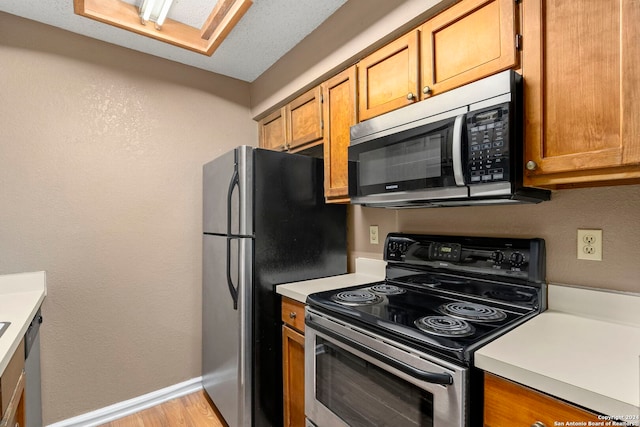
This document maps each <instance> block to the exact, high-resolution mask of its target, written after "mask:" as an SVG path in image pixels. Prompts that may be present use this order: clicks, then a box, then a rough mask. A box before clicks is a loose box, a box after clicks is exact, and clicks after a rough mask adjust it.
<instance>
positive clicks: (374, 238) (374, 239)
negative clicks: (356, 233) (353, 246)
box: [369, 225, 378, 245]
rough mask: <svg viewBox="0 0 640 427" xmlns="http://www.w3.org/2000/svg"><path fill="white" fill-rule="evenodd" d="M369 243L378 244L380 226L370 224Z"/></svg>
mask: <svg viewBox="0 0 640 427" xmlns="http://www.w3.org/2000/svg"><path fill="white" fill-rule="evenodd" d="M369 243H371V244H372V245H377V244H378V226H377V225H370V226H369Z"/></svg>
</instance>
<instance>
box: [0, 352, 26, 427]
mask: <svg viewBox="0 0 640 427" xmlns="http://www.w3.org/2000/svg"><path fill="white" fill-rule="evenodd" d="M25 382H26V378H25V374H24V340H22V341H21V342H20V345H18V348H17V349H16V351H15V352H14V354H13V356H12V357H11V360H10V361H9V364H8V365H7V367H6V368H5V370H4V372H3V373H2V377H0V427H14V426H24V425H25V423H24V387H25Z"/></svg>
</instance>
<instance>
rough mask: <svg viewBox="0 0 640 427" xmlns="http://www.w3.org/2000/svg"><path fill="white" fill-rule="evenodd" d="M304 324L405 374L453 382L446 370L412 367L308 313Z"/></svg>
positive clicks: (440, 381) (440, 382) (431, 381)
mask: <svg viewBox="0 0 640 427" xmlns="http://www.w3.org/2000/svg"><path fill="white" fill-rule="evenodd" d="M305 324H306V325H307V326H309V327H310V328H312V329H315V330H316V331H318V332H320V333H322V334H324V335H327V336H328V337H331V338H333V339H335V340H336V341H340V342H342V343H343V344H346V345H347V346H349V347H351V348H353V349H355V350H358V351H360V352H362V353H364V354H366V355H367V356H370V357H373V358H374V359H376V360H379V361H380V362H382V363H384V364H386V365H388V366H391V367H393V368H396V369H397V370H399V371H401V372H404V373H405V374H408V375H411V376H412V377H414V378H417V379H419V380H422V381H426V382H428V383H431V384H444V385H450V384H453V377H452V376H451V375H450V374H448V373H446V372H443V373H436V372H427V371H423V370H421V369H417V368H414V367H413V366H411V365H408V364H406V363H404V362H401V361H399V360H396V359H394V358H392V357H389V356H387V355H385V354H382V353H380V352H378V351H376V350H374V349H372V348H369V347H367V346H365V345H362V344H360V343H358V342H355V341H352V340H350V339H348V338H346V337H343V336H342V335H340V334H339V333H337V332H334V331H332V330H330V329H327V328H325V327H324V326H321V325H318V324H317V323H316V322H314V321H313V319H312V318H311V316H309V315H307V316H306V318H305Z"/></svg>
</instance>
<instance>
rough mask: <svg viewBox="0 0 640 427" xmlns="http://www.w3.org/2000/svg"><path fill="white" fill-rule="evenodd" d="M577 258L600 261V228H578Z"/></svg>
mask: <svg viewBox="0 0 640 427" xmlns="http://www.w3.org/2000/svg"><path fill="white" fill-rule="evenodd" d="M577 250H578V259H587V260H590V261H602V230H582V229H578V248H577Z"/></svg>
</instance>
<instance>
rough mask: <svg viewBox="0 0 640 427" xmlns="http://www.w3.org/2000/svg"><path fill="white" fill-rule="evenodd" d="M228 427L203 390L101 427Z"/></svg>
mask: <svg viewBox="0 0 640 427" xmlns="http://www.w3.org/2000/svg"><path fill="white" fill-rule="evenodd" d="M182 426H184V427H200V426H203V427H226V424H225V422H224V421H222V417H220V416H219V415H218V413H217V411H216V410H215V409H214V407H213V404H212V403H211V401H210V400H209V397H208V396H207V395H206V394H205V392H204V391H203V390H201V391H198V392H196V393H193V394H188V395H186V396H183V397H179V398H177V399H174V400H170V401H168V402H165V403H163V404H161V405H158V406H154V407H153V408H149V409H145V410H144V411H141V412H138V413H136V414H133V415H129V416H128V417H125V418H121V419H119V420H115V421H112V422H110V423H107V424H104V425H102V426H100V427H182Z"/></svg>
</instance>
